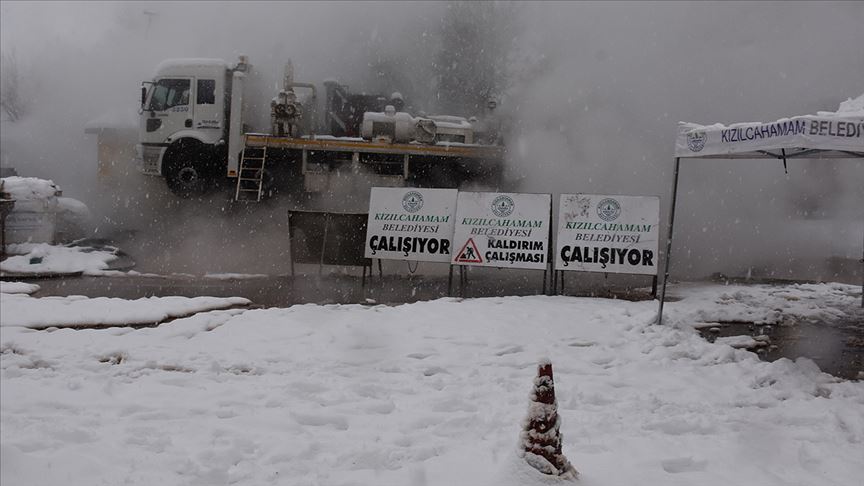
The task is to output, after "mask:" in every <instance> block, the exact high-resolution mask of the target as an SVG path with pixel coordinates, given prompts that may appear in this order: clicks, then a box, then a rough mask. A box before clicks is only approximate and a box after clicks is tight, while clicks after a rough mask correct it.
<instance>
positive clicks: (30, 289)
mask: <svg viewBox="0 0 864 486" xmlns="http://www.w3.org/2000/svg"><path fill="white" fill-rule="evenodd" d="M38 291H39V286H38V285H36V284H28V283H24V282H4V281H0V293H3V294H35V293H36V292H38Z"/></svg>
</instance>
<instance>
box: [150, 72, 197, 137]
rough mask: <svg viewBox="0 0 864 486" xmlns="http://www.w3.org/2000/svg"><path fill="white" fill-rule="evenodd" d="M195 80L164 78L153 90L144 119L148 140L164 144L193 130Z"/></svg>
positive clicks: (151, 90) (156, 83)
mask: <svg viewBox="0 0 864 486" xmlns="http://www.w3.org/2000/svg"><path fill="white" fill-rule="evenodd" d="M191 97H192V78H176V77H172V78H162V79H159V80H157V81H156V82H155V83H154V84H153V87H152V88H151V89H150V95H149V96H148V99H147V104H146V108H145V111H149V112H150V116H148V117H145V119H144V125H145V126H144V128H145V131H146V133H147V139H149V140H151V141H153V142H163V141H165V139H167V138H168V137H169V136H170V135H172V134H174V133H176V132H179V131H180V130H184V129H191V128H192V126H193V119H192V117H193V114H194V113H193V109H192V103H191Z"/></svg>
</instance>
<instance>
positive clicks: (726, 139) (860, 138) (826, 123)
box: [675, 94, 864, 159]
mask: <svg viewBox="0 0 864 486" xmlns="http://www.w3.org/2000/svg"><path fill="white" fill-rule="evenodd" d="M675 157H681V158H716V159H760V158H795V157H798V158H849V157H864V94H862V95H861V96H859V97H857V98H854V99H849V100H847V101H844V102H843V103H841V104H840V107H839V109H838V110H837V111H820V112H818V113H817V114H816V115H804V116H796V117H792V118H781V119H780V120H776V121H773V122H766V123H763V122H749V123H736V124H734V125H729V126H725V125H721V124H719V123H718V124H714V125H697V124H694V123H684V122H681V123H679V124H678V137H677V138H676V140H675Z"/></svg>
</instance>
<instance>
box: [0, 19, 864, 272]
mask: <svg viewBox="0 0 864 486" xmlns="http://www.w3.org/2000/svg"><path fill="white" fill-rule="evenodd" d="M447 8H448V6H447V4H445V3H413V2H408V3H395V2H382V3H357V4H354V3H332V4H331V3H314V4H312V3H310V4H307V3H251V2H242V3H241V2H238V3H219V4H215V3H206V2H190V3H162V2H145V3H132V2H128V3H115V4H91V3H71V2H69V3H67V2H61V3H40V2H32V3H18V2H4V3H3V4H2V6H0V9H2V16H0V19H2V20H0V21H2V29H0V32H2V45H3V49H4V50H5V49H7V48H8V47H12V46H14V48H15V50H16V53H17V57H18V59H19V61H20V63H21V70H22V77H23V79H25V80H26V93H25V94H26V95H27V96H29V97H30V98H31V100H32V111H31V113H30V114H29V116H27V117H26V118H25V119H23V120H21V121H19V122H17V123H14V124H13V123H9V122H7V121H5V120H4V122H3V129H2V156H0V161H2V164H3V166H13V167H15V168H16V169H17V170H18V172H19V173H20V174H21V175H28V176H38V177H45V178H50V179H54V180H55V181H56V182H57V183H58V184H60V185H61V186H62V187H63V188H64V190H65V195H67V196H70V197H75V198H78V199H81V200H83V201H85V202H86V203H88V205H90V206H91V207H93V208H95V209H97V210H98V211H99V212H101V213H102V214H103V215H106V217H110V218H111V221H108V220H105V221H103V222H102V224H101V226H102V227H103V228H107V227H112V228H114V229H117V228H132V229H135V230H138V235H142V237H144V235H146V237H147V238H149V240H148V243H146V244H143V247H145V248H147V250H148V251H151V250H152V254H151V255H150V256H149V259H150V260H151V261H152V263H151V265H152V266H153V269H155V270H165V269H169V268H170V269H172V270H173V271H186V272H192V273H205V272H207V271H210V272H218V271H225V272H228V271H246V272H250V273H254V272H268V271H270V272H271V273H280V272H283V271H285V268H284V267H279V265H278V264H275V263H273V262H276V261H280V260H281V259H284V258H286V253H285V252H286V251H287V250H286V248H287V242H285V239H286V238H287V228H286V225H285V222H284V214H285V211H286V210H287V204H288V202H286V203H285V204H281V203H271V204H269V205H266V206H265V207H264V208H258V210H255V211H245V210H244V211H239V212H230V211H224V210H223V205H222V204H221V203H219V202H218V201H215V202H214V201H210V202H178V201H177V200H176V199H174V197H173V196H171V195H170V194H169V193H168V192H167V191H166V190H165V189H164V183H163V181H161V180H158V179H150V178H146V177H144V176H141V175H138V174H136V173H134V172H129V174H128V176H124V177H123V179H122V181H121V182H122V185H121V186H119V187H114V188H105V187H102V186H99V184H97V183H96V147H95V145H96V143H95V139H94V138H95V137H93V136H92V135H85V134H84V126H85V124H86V123H87V122H89V121H92V120H95V119H97V118H99V117H102V116H109V117H113V118H115V119H119V120H120V121H124V120H125V121H126V122H127V123H128V124H131V125H132V126H133V127H134V124H135V122H136V118H135V116H136V114H135V110H136V109H137V103H138V87H139V83H140V81H142V80H145V79H148V78H149V77H150V76H151V75H152V72H153V69H154V68H155V66H156V65H157V64H158V63H159V62H160V61H162V60H163V59H166V58H172V57H221V58H223V59H226V60H229V61H233V60H234V59H236V57H237V55H239V54H247V55H249V56H250V58H251V59H252V62H253V63H255V64H256V65H257V66H258V67H259V69H262V70H263V71H264V72H265V73H267V75H268V79H269V82H270V83H271V84H272V85H273V87H274V89H275V86H276V83H277V82H278V79H279V76H280V73H281V69H282V65H283V63H284V62H285V60H287V59H288V58H290V59H292V61H293V63H294V66H295V70H296V79H297V80H298V81H302V82H314V83H317V84H319V85H320V83H321V82H322V81H323V80H324V79H326V78H334V77H336V78H338V79H339V80H340V81H341V82H343V83H348V84H350V85H351V88H352V90H355V91H368V92H385V93H386V92H387V91H389V90H399V91H401V92H402V93H403V94H405V95H406V98H408V99H409V100H412V101H409V104H410V103H412V102H413V104H414V107H415V109H421V108H422V109H427V110H428V109H434V108H435V107H436V106H439V105H440V103H436V102H437V101H438V100H437V95H438V93H437V92H436V89H437V84H436V82H435V80H434V79H433V78H434V77H433V76H431V73H432V72H433V67H432V63H433V62H434V60H435V58H436V49H438V48H440V46H441V42H440V38H439V37H438V36H439V34H440V32H442V26H441V23H442V21H443V19H444V18H445V16H446V15H445V14H446V11H447ZM514 12H515V15H516V18H515V23H516V27H517V28H516V29H514V30H513V31H512V32H513V35H515V36H516V37H515V38H513V39H504V40H505V41H507V42H508V43H510V42H512V45H513V46H515V47H513V53H512V56H510V61H509V62H510V63H511V64H512V65H511V66H510V67H509V68H510V69H507V70H504V71H506V72H508V73H512V77H511V78H510V79H509V80H508V81H509V84H508V85H507V86H508V88H507V89H506V91H504V92H503V93H501V96H500V99H501V107H502V108H501V109H502V110H503V111H504V112H505V115H506V118H507V120H508V124H509V126H510V128H511V130H512V131H511V135H510V137H509V138H508V146H509V149H510V156H509V160H508V167H507V172H508V175H509V176H510V177H511V178H512V179H514V180H517V181H518V182H519V183H520V189H521V190H525V191H527V192H552V193H553V194H554V195H555V199H554V200H555V201H556V202H557V194H559V193H562V192H591V193H610V194H634V195H639V194H645V195H660V196H661V197H662V208H663V213H664V214H663V215H662V218H661V221H666V220H667V219H666V218H667V215H666V212H667V211H668V206H669V201H670V199H669V198H670V196H671V180H672V167H673V159H672V152H673V145H674V137H675V133H676V124H677V122H678V121H679V120H683V121H691V122H696V123H704V124H709V123H715V122H721V123H734V122H739V121H768V120H773V119H777V118H780V117H784V116H790V115H798V114H807V113H815V112H816V111H819V110H833V109H836V107H837V105H838V104H839V103H840V102H841V101H843V100H845V99H847V98H849V97H854V96H857V95H860V94H861V93H862V92H864V82H862V80H864V56H862V55H861V46H862V45H864V29H862V28H861V25H864V4H861V3H818V4H807V3H797V2H792V3H786V4H779V3H766V4H763V3H746V4H741V3H732V4H718V3H680V2H673V3H661V4H656V3H644V4H643V3H633V4H630V3H615V4H611V5H606V4H591V3H555V4H546V3H534V2H531V3H525V4H521V5H519V8H516V9H514ZM508 32H510V31H508ZM508 35H509V34H508ZM680 188H681V190H680V192H679V203H678V204H679V206H678V211H679V212H678V213H677V215H676V216H677V221H676V234H675V241H676V243H675V246H674V247H673V252H674V253H673V264H674V265H673V275H674V276H680V277H685V276H702V275H706V274H708V273H712V272H725V273H730V274H738V275H741V274H744V273H746V272H747V271H753V272H757V273H758V272H763V273H766V274H768V273H771V272H774V273H775V274H782V275H784V276H795V277H803V278H830V276H828V277H825V272H824V268H815V267H813V268H808V266H810V265H812V264H813V262H823V261H824V258H825V257H835V258H837V259H839V260H838V261H841V262H847V263H843V264H844V265H851V264H852V263H851V262H853V261H854V259H856V258H860V253H861V243H862V233H864V227H862V221H864V163H862V162H861V161H860V160H858V161H853V160H840V161H790V163H789V174H788V176H787V175H786V174H784V172H783V169H782V165H781V163H780V162H775V161H685V162H683V163H682V172H681V181H680ZM352 189H354V190H355V192H356V189H357V187H356V186H353V187H352ZM360 192H362V191H360ZM112 193H113V194H112ZM332 199H333V200H341V201H344V200H346V198H344V197H343V196H342V193H341V192H340V193H339V194H335V195H334V197H333V198H332ZM106 202H107V203H109V204H105V203H106ZM350 206H351V208H352V209H354V210H358V211H362V210H363V209H365V208H360V207H359V206H362V203H358V202H357V200H356V199H355V200H351V202H350ZM259 236H260V238H259ZM662 247H663V245H661V249H662ZM240 249H242V251H240ZM262 252H268V253H266V254H268V257H269V256H270V255H273V258H268V261H267V262H264V261H262V259H261V258H255V257H249V258H248V259H244V258H245V257H239V256H237V255H241V254H242V255H256V254H257V255H260V254H262ZM269 252H272V253H269ZM141 258H142V257H141V256H139V260H140V259H141ZM256 265H257V267H256ZM273 265H276V266H277V267H279V268H274V267H273ZM820 265H821V263H820ZM157 267H158V268H157ZM262 267H263V268H262ZM762 267H764V268H762ZM858 268H860V267H858ZM793 270H794V271H793ZM843 270H844V271H845V270H848V269H843ZM854 271H857V272H860V270H854ZM854 271H853V272H854ZM778 272H779V273H778ZM859 275H860V274H859ZM858 280H859V281H860V276H859V277H858ZM853 281H854V280H853Z"/></svg>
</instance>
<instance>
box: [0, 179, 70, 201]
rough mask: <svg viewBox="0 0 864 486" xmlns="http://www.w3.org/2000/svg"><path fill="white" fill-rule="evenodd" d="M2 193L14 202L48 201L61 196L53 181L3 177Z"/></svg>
mask: <svg viewBox="0 0 864 486" xmlns="http://www.w3.org/2000/svg"><path fill="white" fill-rule="evenodd" d="M2 180H3V192H5V193H7V194H9V196H11V198H12V199H15V200H16V201H48V200H50V199H52V198H54V197H57V196H58V195H60V194H61V190H60V188H59V187H58V186H57V184H55V183H54V181H49V180H45V179H38V178H36V177H18V176H13V177H4V178H3V179H2Z"/></svg>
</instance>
